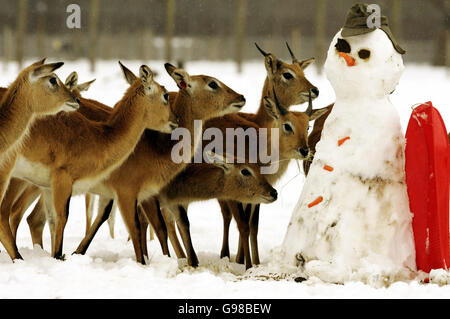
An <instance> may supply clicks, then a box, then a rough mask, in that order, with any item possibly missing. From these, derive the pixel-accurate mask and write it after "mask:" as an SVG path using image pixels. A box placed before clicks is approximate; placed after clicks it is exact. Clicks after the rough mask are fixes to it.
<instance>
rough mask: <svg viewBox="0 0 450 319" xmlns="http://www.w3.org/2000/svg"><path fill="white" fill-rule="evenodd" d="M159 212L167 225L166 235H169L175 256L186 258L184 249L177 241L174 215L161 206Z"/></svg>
mask: <svg viewBox="0 0 450 319" xmlns="http://www.w3.org/2000/svg"><path fill="white" fill-rule="evenodd" d="M161 214H162V216H163V219H164V223H165V224H166V227H167V235H168V236H169V240H170V242H171V244H172V247H173V250H175V254H176V255H177V258H180V259H181V258H186V255H185V253H184V250H183V248H182V247H181V244H180V242H179V241H178V236H177V231H176V229H175V216H174V215H173V214H172V213H171V212H168V211H167V209H165V208H161Z"/></svg>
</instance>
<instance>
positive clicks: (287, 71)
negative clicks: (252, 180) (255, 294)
mask: <svg viewBox="0 0 450 319" xmlns="http://www.w3.org/2000/svg"><path fill="white" fill-rule="evenodd" d="M257 47H258V46H257ZM258 49H259V50H260V52H261V53H262V54H263V55H264V57H265V66H266V70H267V74H268V75H267V78H266V80H265V83H264V88H263V96H268V97H272V98H273V92H274V91H276V92H277V94H278V96H279V97H278V98H279V100H280V101H281V104H283V105H286V106H291V105H294V104H301V103H303V102H305V101H307V100H308V96H309V95H310V94H311V96H312V98H315V97H317V95H318V93H319V92H318V89H317V88H316V87H314V86H313V85H312V84H311V83H309V81H308V80H307V79H306V78H305V75H304V72H303V69H305V68H306V67H307V66H308V65H309V64H310V63H311V62H312V61H313V60H314V59H308V60H305V61H298V60H297V59H296V58H295V56H294V55H293V53H292V51H291V50H290V48H289V46H288V49H289V52H290V53H291V56H292V59H293V61H292V64H288V63H285V62H283V61H281V60H279V59H278V58H276V57H275V56H274V55H273V54H269V53H265V52H264V51H263V50H261V49H260V48H259V47H258ZM272 88H273V89H272ZM325 111H326V110H314V111H312V110H310V114H309V116H308V115H305V114H303V113H301V112H298V114H297V115H298V117H297V120H295V122H297V121H301V123H302V124H301V126H300V125H299V130H298V134H303V137H302V138H301V139H297V140H296V143H297V142H298V141H299V140H300V141H301V142H300V143H301V145H296V147H297V148H296V150H295V152H293V153H289V155H286V154H285V156H288V158H289V159H291V158H292V157H293V156H294V157H295V156H299V157H298V158H299V159H305V158H307V157H308V156H309V155H310V153H309V149H308V147H307V145H308V144H307V143H308V142H307V129H308V126H309V124H308V122H309V121H310V120H314V119H316V118H318V117H320V116H321V115H322V114H323V113H324V112H325ZM273 121H274V119H273V117H272V115H270V114H268V113H267V112H266V110H265V108H264V100H263V99H261V104H260V108H259V110H258V112H257V113H256V114H248V113H238V114H229V115H226V116H223V117H220V118H215V119H212V120H209V121H207V122H206V123H205V128H209V127H215V128H219V129H221V130H222V131H223V132H225V131H226V128H237V127H241V128H242V127H243V128H248V127H266V128H270V127H272V123H273ZM278 123H279V125H280V126H279V127H280V128H281V129H282V130H289V129H292V124H290V123H291V121H286V122H282V121H279V122H278ZM300 132H301V133H300ZM292 133H293V132H289V131H286V132H285V134H287V135H290V134H292ZM283 149H285V150H287V149H289V152H292V150H291V149H290V148H289V147H288V146H286V147H283ZM286 152H287V151H286ZM287 166H288V163H287V160H283V161H281V160H280V168H279V170H278V174H279V176H281V175H282V174H283V172H284V171H285V170H286V168H287ZM221 204H222V202H221ZM230 205H233V204H230ZM234 206H236V205H233V207H234ZM153 207H154V205H153ZM236 207H237V206H236ZM228 212H230V210H227V211H225V212H224V238H228V227H229V222H230V221H231V213H230V214H227V213H228ZM234 215H236V216H237V215H238V213H237V212H234ZM100 220H101V218H100ZM243 224H244V223H243ZM247 237H248V236H247ZM225 246H226V247H227V246H228V240H226V241H225V240H224V247H225ZM222 251H226V250H225V249H223V250H222ZM222 255H224V254H222ZM228 255H229V252H228Z"/></svg>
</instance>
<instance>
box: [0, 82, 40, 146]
mask: <svg viewBox="0 0 450 319" xmlns="http://www.w3.org/2000/svg"><path fill="white" fill-rule="evenodd" d="M20 85H21V83H20V82H19V83H18V82H15V83H13V84H12V85H11V86H10V88H9V89H8V90H7V91H6V92H5V94H4V95H3V97H2V98H1V100H0V154H4V153H5V152H6V151H8V150H10V149H11V148H12V147H13V146H14V145H20V144H21V142H22V140H23V138H24V137H25V136H26V134H27V131H28V129H29V126H30V123H31V122H32V119H33V112H32V111H31V99H30V98H28V97H27V96H25V94H21V93H20V91H21V90H20Z"/></svg>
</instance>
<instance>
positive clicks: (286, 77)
mask: <svg viewBox="0 0 450 319" xmlns="http://www.w3.org/2000/svg"><path fill="white" fill-rule="evenodd" d="M283 77H284V78H285V79H286V80H290V79H292V78H294V77H293V76H292V74H290V73H289V72H285V73H283Z"/></svg>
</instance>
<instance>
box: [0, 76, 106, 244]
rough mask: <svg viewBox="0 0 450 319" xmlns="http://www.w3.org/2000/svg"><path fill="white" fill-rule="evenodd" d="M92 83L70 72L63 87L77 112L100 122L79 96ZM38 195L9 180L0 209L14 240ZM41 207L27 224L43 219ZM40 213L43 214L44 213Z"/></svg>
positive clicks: (35, 240)
mask: <svg viewBox="0 0 450 319" xmlns="http://www.w3.org/2000/svg"><path fill="white" fill-rule="evenodd" d="M94 81H95V79H94V80H91V81H88V82H85V83H81V84H78V74H77V72H72V73H71V74H70V75H69V76H68V77H67V78H66V81H65V86H66V87H67V88H68V89H69V90H70V91H71V92H72V93H74V94H75V95H76V96H77V98H78V100H79V101H82V102H83V103H81V104H80V107H79V108H78V110H77V111H78V112H79V113H81V114H83V115H85V116H86V117H87V118H89V119H91V120H96V121H99V120H100V119H99V116H98V115H96V114H94V112H90V108H88V107H86V104H87V103H89V101H91V102H92V101H93V100H87V99H84V98H83V97H82V96H81V92H82V91H86V90H88V89H89V87H90V85H91V84H92V83H93V82H94ZM0 94H3V88H0ZM95 103H96V106H95V107H97V108H98V109H103V110H104V112H106V110H109V111H108V113H105V114H108V116H109V114H110V112H111V108H110V107H109V106H106V105H103V104H101V103H100V102H97V101H95ZM40 194H41V190H40V188H39V187H37V186H36V185H34V184H32V183H29V182H27V181H25V180H21V179H18V178H12V179H11V181H10V184H9V186H8V190H7V192H6V194H5V197H4V200H3V202H2V209H3V210H7V211H8V212H10V213H9V222H10V226H11V231H12V235H13V237H14V238H16V233H17V228H18V227H19V223H20V221H21V220H22V217H23V214H24V213H25V211H26V209H27V208H28V207H29V206H30V205H31V204H32V203H33V202H34V201H35V200H36V198H37V197H38V196H39V195H40ZM41 207H43V198H40V199H39V201H38V203H37V204H36V206H35V208H34V209H33V212H32V213H31V214H30V216H29V217H28V219H27V221H28V223H29V224H30V223H31V224H33V219H34V218H44V219H45V216H39V217H38V216H37V215H36V214H37V213H38V212H40V209H41ZM42 212H43V213H44V211H42ZM34 222H36V221H34ZM42 227H43V226H42ZM30 230H31V235H32V239H33V245H34V244H38V245H40V246H41V247H42V236H39V235H36V233H39V231H37V232H36V229H34V228H30ZM40 232H42V230H40Z"/></svg>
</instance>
